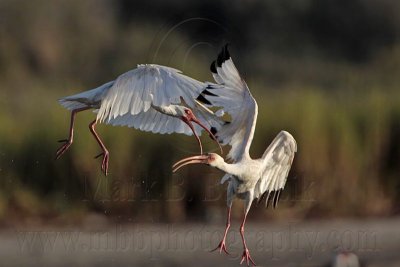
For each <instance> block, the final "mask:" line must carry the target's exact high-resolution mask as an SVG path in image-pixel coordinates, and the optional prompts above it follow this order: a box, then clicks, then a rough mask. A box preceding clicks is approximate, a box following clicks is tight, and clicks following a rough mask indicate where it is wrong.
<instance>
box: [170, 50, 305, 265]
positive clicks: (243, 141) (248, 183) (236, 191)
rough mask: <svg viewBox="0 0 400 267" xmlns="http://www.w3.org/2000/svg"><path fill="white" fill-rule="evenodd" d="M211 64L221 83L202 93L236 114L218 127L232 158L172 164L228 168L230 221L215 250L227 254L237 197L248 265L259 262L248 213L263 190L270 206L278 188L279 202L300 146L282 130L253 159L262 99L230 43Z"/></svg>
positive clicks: (212, 103)
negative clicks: (248, 235)
mask: <svg viewBox="0 0 400 267" xmlns="http://www.w3.org/2000/svg"><path fill="white" fill-rule="evenodd" d="M210 69H211V72H212V74H213V77H214V79H215V81H216V82H217V85H211V84H210V85H208V86H207V91H206V92H204V91H203V92H202V94H201V95H202V96H203V97H204V98H205V100H206V103H205V104H206V105H210V106H215V107H222V109H223V112H224V113H225V112H226V113H228V114H230V115H231V118H232V120H231V121H230V122H229V123H225V124H221V125H219V126H217V128H215V129H214V133H215V136H216V137H217V139H218V141H219V142H220V143H222V144H224V145H228V144H229V145H230V146H231V149H230V151H229V153H228V155H227V158H228V159H230V160H231V163H227V162H225V160H224V159H223V158H222V157H221V156H219V155H218V154H215V153H209V154H207V155H200V156H192V157H188V158H185V159H183V160H180V161H178V162H177V163H175V164H174V166H173V172H176V171H177V170H178V169H180V168H181V167H183V166H185V165H188V164H198V163H202V164H207V165H210V166H212V167H214V168H217V169H219V170H221V171H223V172H225V175H224V176H223V177H222V179H221V183H224V182H226V181H228V187H227V206H228V214H227V223H226V228H225V233H224V237H223V239H222V241H221V242H220V244H219V245H218V247H217V248H216V249H219V251H220V252H222V251H224V252H226V253H228V252H227V250H226V245H225V239H226V235H227V232H228V230H229V228H230V214H231V207H232V201H233V199H234V197H238V198H240V199H243V200H244V201H245V211H244V218H243V221H242V224H241V226H240V234H241V236H242V241H243V249H244V251H243V254H242V261H241V263H242V262H243V261H246V263H247V265H249V264H250V263H252V264H254V265H255V263H254V261H253V259H252V258H251V256H250V252H249V250H248V248H247V245H246V241H245V237H244V225H245V221H246V216H247V214H248V212H249V210H250V207H251V204H252V202H253V200H255V199H258V200H259V201H260V200H261V199H262V198H263V196H264V195H267V197H266V206H268V200H269V196H270V194H271V193H273V206H274V207H276V205H277V203H278V200H279V196H280V192H281V190H283V188H284V186H285V184H286V179H287V176H288V173H289V170H290V167H291V165H292V162H293V158H294V154H295V152H296V151H297V144H296V141H295V139H294V138H293V136H292V135H291V134H290V133H288V132H286V131H281V132H280V133H279V134H278V135H277V136H276V137H275V138H274V140H273V141H272V143H271V144H270V145H269V146H268V148H267V149H266V150H265V152H264V154H263V155H262V157H261V158H259V159H252V158H251V157H250V154H249V150H250V146H251V143H252V140H253V137H254V131H255V127H256V122H257V115H258V105H257V102H256V101H255V99H254V98H253V96H252V95H251V93H250V90H249V88H248V86H247V84H246V83H245V81H244V80H243V79H242V78H241V77H240V75H239V72H238V71H237V69H236V67H235V65H234V64H233V61H232V59H231V57H230V54H229V51H228V49H227V46H225V47H224V48H223V49H222V51H221V53H220V54H219V55H218V58H217V60H216V61H214V62H213V63H212V64H211V67H210ZM207 92H211V94H210V93H207ZM216 249H215V250H216Z"/></svg>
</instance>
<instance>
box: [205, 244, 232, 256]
mask: <svg viewBox="0 0 400 267" xmlns="http://www.w3.org/2000/svg"><path fill="white" fill-rule="evenodd" d="M216 250H219V254H221V253H222V251H223V252H225V253H226V254H227V255H231V254H230V253H229V252H228V251H227V250H226V245H225V242H224V241H221V243H219V245H218V246H217V247H216V248H214V249H213V250H210V252H214V251H216Z"/></svg>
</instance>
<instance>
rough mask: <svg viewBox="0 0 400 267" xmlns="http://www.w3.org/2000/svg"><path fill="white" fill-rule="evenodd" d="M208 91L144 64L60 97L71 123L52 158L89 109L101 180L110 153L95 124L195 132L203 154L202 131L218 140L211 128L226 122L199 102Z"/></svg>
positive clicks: (167, 70)
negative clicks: (92, 115)
mask: <svg viewBox="0 0 400 267" xmlns="http://www.w3.org/2000/svg"><path fill="white" fill-rule="evenodd" d="M206 87H207V84H206V83H203V82H199V81H197V80H195V79H192V78H190V77H188V76H185V75H183V74H182V73H181V72H180V71H179V70H176V69H173V68H169V67H165V66H159V65H153V64H146V65H138V67H137V68H136V69H133V70H131V71H128V72H126V73H124V74H122V75H120V76H119V77H118V78H117V79H116V80H115V81H111V82H108V83H105V84H103V85H101V86H100V87H97V88H95V89H92V90H89V91H85V92H82V93H80V94H76V95H72V96H67V97H64V98H62V99H60V100H59V102H60V103H61V105H63V106H64V107H65V108H67V109H69V110H71V111H72V112H71V123H70V130H69V138H68V139H65V140H60V141H59V142H63V143H64V144H63V145H62V146H61V147H60V148H59V149H58V150H57V152H56V159H58V158H60V157H61V155H62V154H63V153H64V152H65V151H66V150H67V149H68V148H69V147H70V146H71V144H72V142H73V137H74V121H75V116H76V114H77V113H78V112H81V111H84V110H88V109H94V110H95V112H96V113H97V117H96V119H95V120H94V121H92V122H91V123H90V124H89V128H90V131H91V133H92V134H93V136H94V137H95V139H96V141H97V142H98V144H99V145H100V147H101V149H102V153H101V154H100V155H98V156H97V157H100V156H103V161H102V166H101V169H102V171H103V172H104V173H105V175H107V172H108V160H109V152H108V150H107V148H106V147H105V145H104V143H103V142H102V140H101V139H100V137H99V135H98V134H97V132H96V130H95V126H96V124H97V123H99V122H103V123H106V124H111V125H120V126H128V127H133V128H136V129H140V130H142V131H149V132H153V133H160V134H171V133H182V134H186V135H191V134H192V133H193V135H194V136H195V137H196V139H197V141H198V143H199V146H200V153H201V154H203V148H202V145H201V141H200V139H199V137H198V136H199V135H200V134H201V131H202V129H204V130H205V131H207V132H208V133H209V135H210V137H211V138H212V139H214V140H215V141H216V138H215V136H214V135H213V133H212V132H211V131H210V129H211V128H212V127H216V126H218V125H219V124H223V123H224V121H223V120H222V119H219V118H218V117H217V116H215V115H214V114H213V112H212V111H210V110H209V109H208V108H206V107H205V106H204V105H202V104H201V103H200V102H199V100H201V101H203V102H205V103H208V102H207V100H206V99H204V97H203V96H202V95H201V94H200V93H201V92H204V90H205V88H206ZM196 99H198V100H196ZM192 123H195V124H192ZM217 143H218V142H217ZM218 145H219V147H220V149H221V153H222V148H221V146H220V144H219V143H218ZM97 157H96V158H97Z"/></svg>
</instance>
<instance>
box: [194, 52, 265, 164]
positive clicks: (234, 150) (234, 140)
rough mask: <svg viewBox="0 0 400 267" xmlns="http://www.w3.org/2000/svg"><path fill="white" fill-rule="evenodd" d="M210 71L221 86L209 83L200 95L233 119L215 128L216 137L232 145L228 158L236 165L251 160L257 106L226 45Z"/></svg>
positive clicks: (223, 142)
mask: <svg viewBox="0 0 400 267" xmlns="http://www.w3.org/2000/svg"><path fill="white" fill-rule="evenodd" d="M210 70H211V72H212V74H213V76H214V79H215V81H216V82H217V83H218V84H216V85H214V84H211V83H209V84H207V87H206V88H207V89H206V90H205V91H203V92H202V94H201V95H202V96H203V97H204V98H205V99H206V100H207V101H208V102H210V103H211V105H212V106H217V107H222V108H223V111H224V112H226V113H229V114H230V115H231V117H232V121H231V122H230V123H228V124H223V125H221V126H220V127H219V128H217V129H216V130H217V133H216V136H217V138H218V140H219V141H220V142H221V143H222V144H229V145H230V146H231V150H230V151H229V153H228V158H230V159H232V160H233V161H234V162H237V161H240V160H241V159H243V158H250V155H249V149H250V144H251V141H252V139H253V135H254V128H255V124H256V120H257V113H258V107H257V103H256V101H255V99H254V98H253V96H252V95H251V93H250V91H249V88H248V87H247V84H246V83H245V82H244V80H243V79H242V78H241V77H240V74H239V72H238V70H237V69H236V67H235V64H234V63H233V61H232V58H231V56H230V54H229V51H228V48H227V45H226V46H224V48H223V49H222V51H221V52H220V54H219V55H218V58H217V60H216V61H214V62H213V63H212V64H211V67H210ZM206 92H207V93H206ZM209 93H211V94H209Z"/></svg>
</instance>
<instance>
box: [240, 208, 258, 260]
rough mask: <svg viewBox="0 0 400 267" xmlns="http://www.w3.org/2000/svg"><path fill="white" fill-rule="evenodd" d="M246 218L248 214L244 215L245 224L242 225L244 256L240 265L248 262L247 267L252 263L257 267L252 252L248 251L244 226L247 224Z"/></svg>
mask: <svg viewBox="0 0 400 267" xmlns="http://www.w3.org/2000/svg"><path fill="white" fill-rule="evenodd" d="M246 216H247V212H246V213H245V214H244V218H243V222H242V224H241V225H240V235H241V236H242V241H243V255H242V260H241V261H240V264H242V263H243V261H244V260H246V263H247V266H250V262H251V263H252V264H253V265H254V266H256V264H255V263H254V261H253V259H252V258H251V256H250V252H249V250H248V249H247V245H246V240H245V239H244V224H245V222H246Z"/></svg>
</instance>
